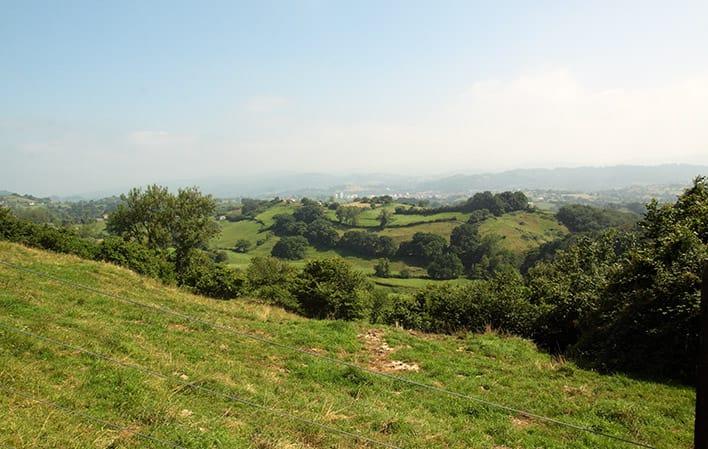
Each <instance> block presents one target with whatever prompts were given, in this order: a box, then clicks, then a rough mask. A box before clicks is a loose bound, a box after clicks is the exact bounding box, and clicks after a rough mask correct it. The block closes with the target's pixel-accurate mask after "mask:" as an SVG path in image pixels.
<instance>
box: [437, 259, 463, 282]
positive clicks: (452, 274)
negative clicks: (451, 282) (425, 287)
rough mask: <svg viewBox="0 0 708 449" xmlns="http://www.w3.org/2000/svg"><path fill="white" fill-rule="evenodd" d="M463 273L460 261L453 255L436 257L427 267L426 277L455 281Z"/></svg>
mask: <svg viewBox="0 0 708 449" xmlns="http://www.w3.org/2000/svg"><path fill="white" fill-rule="evenodd" d="M463 271H464V267H463V266H462V261H460V258H459V257H457V255H455V254H453V253H444V254H441V255H439V256H436V257H435V258H434V259H433V261H432V262H431V263H430V265H428V276H430V277H431V278H433V279H455V278H458V277H460V275H461V274H462V272H463Z"/></svg>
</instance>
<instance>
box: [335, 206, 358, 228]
mask: <svg viewBox="0 0 708 449" xmlns="http://www.w3.org/2000/svg"><path fill="white" fill-rule="evenodd" d="M335 214H336V215H337V220H338V221H339V222H340V223H342V224H349V225H351V226H357V225H358V224H359V215H360V214H361V208H360V207H356V206H339V207H338V208H337V211H336V212H335Z"/></svg>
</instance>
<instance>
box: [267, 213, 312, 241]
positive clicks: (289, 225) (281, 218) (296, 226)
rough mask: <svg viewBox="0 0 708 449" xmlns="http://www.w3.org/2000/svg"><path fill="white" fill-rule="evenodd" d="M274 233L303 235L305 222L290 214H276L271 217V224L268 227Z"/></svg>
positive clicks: (305, 227) (305, 226) (305, 228)
mask: <svg viewBox="0 0 708 449" xmlns="http://www.w3.org/2000/svg"><path fill="white" fill-rule="evenodd" d="M270 229H271V231H273V233H274V234H275V235H279V236H285V235H304V234H305V232H306V231H307V224H306V223H304V222H302V221H298V220H296V219H295V217H294V216H292V215H290V214H278V215H275V216H274V217H273V225H272V226H271V227H270Z"/></svg>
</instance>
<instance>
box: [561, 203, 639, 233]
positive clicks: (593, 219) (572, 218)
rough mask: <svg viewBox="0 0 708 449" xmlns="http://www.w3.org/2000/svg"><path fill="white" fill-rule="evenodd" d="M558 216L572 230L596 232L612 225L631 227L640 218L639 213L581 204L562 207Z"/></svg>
mask: <svg viewBox="0 0 708 449" xmlns="http://www.w3.org/2000/svg"><path fill="white" fill-rule="evenodd" d="M556 218H557V219H558V221H559V222H561V223H563V224H564V225H565V226H566V227H567V228H568V229H569V230H570V231H571V232H595V231H601V230H603V229H607V228H612V227H623V228H626V229H628V228H631V227H633V226H634V225H635V224H636V222H637V221H638V220H639V218H640V217H639V215H637V214H635V213H630V212H622V211H619V210H615V209H608V208H605V209H600V208H598V207H593V206H586V205H581V204H570V205H566V206H563V207H561V208H560V209H559V210H558V212H557V213H556Z"/></svg>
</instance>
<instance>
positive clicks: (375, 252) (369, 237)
mask: <svg viewBox="0 0 708 449" xmlns="http://www.w3.org/2000/svg"><path fill="white" fill-rule="evenodd" d="M339 247H340V248H343V249H346V250H348V251H351V252H353V253H356V254H360V255H363V256H367V257H391V256H393V255H394V254H396V244H395V243H394V242H393V239H391V238H390V237H387V236H378V235H376V234H373V233H370V232H365V231H347V232H345V233H344V235H342V238H341V239H340V240H339Z"/></svg>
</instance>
